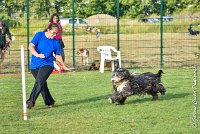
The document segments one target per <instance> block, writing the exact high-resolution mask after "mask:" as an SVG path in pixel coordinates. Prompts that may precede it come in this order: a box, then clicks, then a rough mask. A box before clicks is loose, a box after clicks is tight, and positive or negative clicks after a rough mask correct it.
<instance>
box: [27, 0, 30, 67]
mask: <svg viewBox="0 0 200 134" xmlns="http://www.w3.org/2000/svg"><path fill="white" fill-rule="evenodd" d="M29 16H30V15H29V0H26V21H27V27H26V30H27V57H28V58H27V60H28V61H27V62H28V71H30V60H29V59H30V56H29V55H30V52H29V49H28V47H29V36H30V34H29V33H30V32H29V27H30V26H29Z"/></svg>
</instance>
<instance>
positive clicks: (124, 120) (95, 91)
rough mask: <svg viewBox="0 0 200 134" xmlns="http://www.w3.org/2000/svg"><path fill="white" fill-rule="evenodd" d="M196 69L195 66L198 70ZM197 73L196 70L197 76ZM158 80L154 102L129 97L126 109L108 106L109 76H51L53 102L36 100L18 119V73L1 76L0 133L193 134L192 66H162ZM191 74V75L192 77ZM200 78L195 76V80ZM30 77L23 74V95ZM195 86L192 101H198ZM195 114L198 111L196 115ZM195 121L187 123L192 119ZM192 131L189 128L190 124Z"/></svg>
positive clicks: (89, 73)
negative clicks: (160, 85)
mask: <svg viewBox="0 0 200 134" xmlns="http://www.w3.org/2000/svg"><path fill="white" fill-rule="evenodd" d="M198 69H199V68H198ZM198 69H197V72H198ZM146 71H151V72H153V73H156V72H157V71H158V70H157V69H150V68H143V69H132V70H131V72H137V73H141V72H146ZM164 72H165V74H164V75H163V77H162V81H163V84H164V86H165V87H166V89H167V93H166V95H165V96H159V100H158V101H156V102H152V101H151V97H150V96H148V95H146V96H140V97H139V96H131V97H129V98H128V99H127V101H126V103H125V105H115V104H110V103H109V102H108V101H107V98H108V97H109V96H110V95H111V94H112V85H111V81H110V78H111V75H112V73H111V72H108V71H106V72H105V73H104V74H101V73H99V72H98V71H83V72H73V73H62V74H54V75H51V76H50V78H49V80H48V84H49V88H50V91H51V93H52V95H53V97H54V99H55V100H56V105H55V107H53V108H51V109H47V108H46V106H44V103H43V100H42V97H41V96H39V98H38V100H37V103H36V106H35V107H34V108H33V109H31V110H28V121H24V120H23V116H22V89H21V77H20V75H1V76H0V77H1V78H0V87H1V88H0V92H1V94H0V98H1V103H0V107H1V109H0V113H1V114H0V133H1V134H16V133H17V134H20V133H21V134H22V133H23V134H24V133H31V134H32V133H33V134H41V133H42V134H197V133H199V132H200V129H199V126H200V123H199V116H200V114H199V112H198V111H199V110H198V109H197V111H196V110H195V108H199V103H198V107H197V106H196V105H195V104H194V103H193V100H194V99H195V95H194V88H193V87H192V86H193V79H194V68H192V67H191V68H176V69H172V68H171V69H169V68H164ZM197 72H196V73H197ZM199 77H200V75H199V73H197V78H199ZM33 83H34V79H33V77H32V76H31V75H30V74H27V75H26V87H27V97H28V95H29V94H30V91H31V88H32V86H33ZM198 89H199V83H197V94H198V95H197V96H196V97H197V100H199V98H198V97H199V95H200V94H199V90H198ZM195 111H196V112H197V113H196V114H195ZM195 117H196V118H197V119H198V120H197V121H196V120H192V118H195ZM194 123H195V124H197V125H198V126H197V128H193V127H192V126H193V124H194Z"/></svg>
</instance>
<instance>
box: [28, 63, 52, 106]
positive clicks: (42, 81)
mask: <svg viewBox="0 0 200 134" xmlns="http://www.w3.org/2000/svg"><path fill="white" fill-rule="evenodd" d="M53 69H54V68H53V67H51V66H43V67H41V68H38V69H32V70H31V73H32V75H33V76H34V78H35V84H34V87H33V89H32V92H31V95H30V98H29V100H31V101H32V102H33V103H34V104H35V102H36V99H37V98H38V96H39V94H40V93H41V94H42V97H43V100H44V103H45V104H46V105H53V104H54V103H55V100H54V99H53V97H52V96H51V94H50V92H49V89H48V86H47V79H48V77H49V76H50V74H51V73H52V71H53Z"/></svg>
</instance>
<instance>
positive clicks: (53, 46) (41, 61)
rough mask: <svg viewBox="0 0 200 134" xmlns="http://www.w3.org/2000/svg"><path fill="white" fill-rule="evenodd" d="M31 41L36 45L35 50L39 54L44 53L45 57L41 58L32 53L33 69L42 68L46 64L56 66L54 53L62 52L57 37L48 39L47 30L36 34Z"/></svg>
mask: <svg viewBox="0 0 200 134" xmlns="http://www.w3.org/2000/svg"><path fill="white" fill-rule="evenodd" d="M31 43H33V44H34V45H35V50H36V52H37V53H38V54H44V56H45V58H39V57H36V56H34V55H32V58H31V69H36V68H40V67H42V66H45V65H49V66H52V67H54V65H53V61H54V56H53V53H54V54H56V55H57V54H60V53H61V48H60V44H59V42H58V40H57V39H48V38H47V37H46V36H45V32H38V33H36V34H35V36H34V37H33V39H32V40H31Z"/></svg>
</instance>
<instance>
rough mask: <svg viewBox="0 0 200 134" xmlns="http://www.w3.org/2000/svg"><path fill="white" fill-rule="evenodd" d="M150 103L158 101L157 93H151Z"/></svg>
mask: <svg viewBox="0 0 200 134" xmlns="http://www.w3.org/2000/svg"><path fill="white" fill-rule="evenodd" d="M151 95H152V97H153V98H152V101H156V100H157V99H158V94H157V93H152V94H151Z"/></svg>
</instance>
